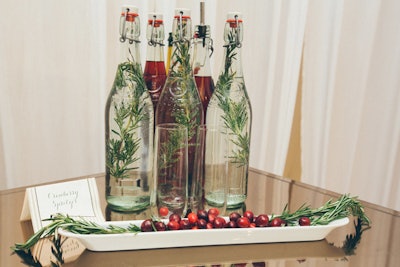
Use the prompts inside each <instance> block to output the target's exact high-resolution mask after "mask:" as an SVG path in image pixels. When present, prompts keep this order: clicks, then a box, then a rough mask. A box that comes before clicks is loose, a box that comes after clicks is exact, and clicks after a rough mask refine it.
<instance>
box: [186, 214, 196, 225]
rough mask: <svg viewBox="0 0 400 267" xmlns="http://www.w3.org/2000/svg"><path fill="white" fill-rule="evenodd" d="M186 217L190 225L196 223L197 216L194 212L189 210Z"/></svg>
mask: <svg viewBox="0 0 400 267" xmlns="http://www.w3.org/2000/svg"><path fill="white" fill-rule="evenodd" d="M187 217H188V220H189V222H190V224H191V225H195V224H196V223H197V220H198V217H197V214H196V213H194V212H191V213H189V214H188V216H187Z"/></svg>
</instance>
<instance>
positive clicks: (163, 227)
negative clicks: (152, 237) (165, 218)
mask: <svg viewBox="0 0 400 267" xmlns="http://www.w3.org/2000/svg"><path fill="white" fill-rule="evenodd" d="M154 227H155V228H156V230H157V231H165V230H167V226H166V225H165V223H163V222H160V221H157V222H155V223H154Z"/></svg>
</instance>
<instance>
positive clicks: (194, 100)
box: [156, 9, 204, 198]
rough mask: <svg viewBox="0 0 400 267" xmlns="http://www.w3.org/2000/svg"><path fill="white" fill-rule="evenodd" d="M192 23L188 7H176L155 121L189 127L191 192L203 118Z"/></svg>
mask: <svg viewBox="0 0 400 267" xmlns="http://www.w3.org/2000/svg"><path fill="white" fill-rule="evenodd" d="M191 27H192V23H191V18H190V11H189V10H187V9H176V10H175V16H174V20H173V29H172V37H173V41H172V43H173V47H172V57H171V66H170V69H169V71H168V76H167V80H166V82H165V86H164V89H163V91H162V93H161V96H160V99H159V102H158V105H157V109H156V125H159V124H162V123H178V124H181V125H184V126H185V127H186V128H187V129H188V144H189V145H188V146H189V148H188V166H189V168H188V169H189V171H188V173H189V174H188V176H189V177H188V183H187V184H188V192H191V184H192V177H193V166H194V160H195V152H196V148H197V146H198V145H197V141H196V140H197V133H198V128H199V125H201V124H203V121H204V115H203V106H202V104H201V101H200V97H199V93H198V91H197V87H196V83H195V80H194V77H193V72H192V68H191V60H190V44H191V38H192V29H191ZM189 198H190V195H189Z"/></svg>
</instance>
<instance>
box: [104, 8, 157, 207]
mask: <svg viewBox="0 0 400 267" xmlns="http://www.w3.org/2000/svg"><path fill="white" fill-rule="evenodd" d="M139 36H140V21H139V15H138V9H137V8H136V7H131V6H124V7H123V8H122V14H121V19H120V43H121V48H120V52H121V53H120V54H121V55H120V56H121V60H120V63H119V65H118V68H117V73H116V76H115V79H114V84H113V86H112V88H111V91H110V94H109V96H108V99H107V103H106V110H105V140H106V143H105V145H106V146H105V148H106V153H105V155H106V200H107V203H108V206H109V208H111V209H114V210H119V211H132V210H140V209H144V208H146V207H147V206H149V204H150V192H149V190H150V188H152V183H153V179H152V160H153V157H152V155H153V149H152V148H153V133H154V130H153V127H154V125H153V119H154V111H153V105H152V102H151V98H150V94H149V92H148V91H147V88H146V85H145V82H144V79H143V72H142V68H141V64H140V54H139Z"/></svg>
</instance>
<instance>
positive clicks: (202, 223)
mask: <svg viewBox="0 0 400 267" xmlns="http://www.w3.org/2000/svg"><path fill="white" fill-rule="evenodd" d="M197 226H198V227H199V228H200V229H206V228H207V221H206V220H204V219H199V220H198V221H197Z"/></svg>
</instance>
